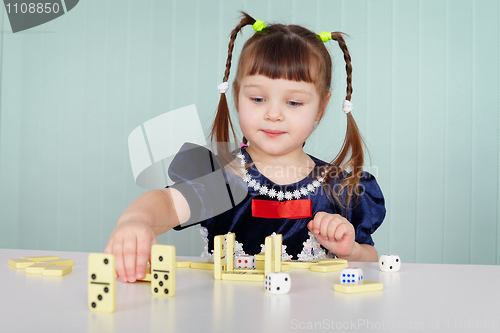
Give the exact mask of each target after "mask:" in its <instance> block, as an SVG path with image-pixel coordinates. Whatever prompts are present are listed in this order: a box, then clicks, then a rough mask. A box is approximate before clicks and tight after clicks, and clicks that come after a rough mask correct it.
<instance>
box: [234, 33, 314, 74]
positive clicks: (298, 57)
mask: <svg viewBox="0 0 500 333" xmlns="http://www.w3.org/2000/svg"><path fill="white" fill-rule="evenodd" d="M294 37H295V38H294ZM247 51H248V52H247V53H246V55H245V54H242V58H245V59H240V60H243V61H241V62H240V64H244V67H246V68H244V69H243V72H244V73H242V74H243V76H246V75H258V74H260V75H264V76H267V77H268V78H270V79H286V80H292V81H305V82H310V83H315V82H316V79H317V75H316V74H317V73H319V70H320V68H318V67H320V63H321V61H320V60H319V59H320V58H319V57H318V55H317V54H316V53H315V52H314V51H313V48H311V47H310V46H309V45H308V44H307V43H305V42H304V41H303V40H301V39H300V38H296V36H293V35H274V36H270V38H266V39H265V40H261V41H260V42H259V43H254V44H253V45H251V46H250V47H249V48H248V49H247Z"/></svg>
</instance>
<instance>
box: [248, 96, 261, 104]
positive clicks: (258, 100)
mask: <svg viewBox="0 0 500 333" xmlns="http://www.w3.org/2000/svg"><path fill="white" fill-rule="evenodd" d="M250 99H251V100H252V101H254V102H255V103H262V102H264V98H262V97H250Z"/></svg>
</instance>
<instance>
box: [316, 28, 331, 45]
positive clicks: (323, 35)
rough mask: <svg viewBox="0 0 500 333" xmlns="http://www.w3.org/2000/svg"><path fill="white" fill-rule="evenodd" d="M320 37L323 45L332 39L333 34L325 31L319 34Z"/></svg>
mask: <svg viewBox="0 0 500 333" xmlns="http://www.w3.org/2000/svg"><path fill="white" fill-rule="evenodd" d="M318 37H319V38H320V39H321V40H322V41H323V43H326V42H328V41H329V40H331V39H332V33H331V32H326V31H323V32H320V33H319V34H318Z"/></svg>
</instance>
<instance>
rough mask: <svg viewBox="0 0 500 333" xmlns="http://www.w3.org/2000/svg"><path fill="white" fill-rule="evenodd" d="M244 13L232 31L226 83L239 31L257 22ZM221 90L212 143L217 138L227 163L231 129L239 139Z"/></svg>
mask: <svg viewBox="0 0 500 333" xmlns="http://www.w3.org/2000/svg"><path fill="white" fill-rule="evenodd" d="M242 14H243V18H242V19H241V21H240V23H238V25H237V26H236V27H235V28H234V29H233V31H231V36H230V39H229V45H228V54H227V60H226V70H225V72H224V78H223V79H222V82H223V84H224V83H226V84H227V80H228V79H229V74H230V70H231V60H232V57H233V48H234V43H235V41H236V37H237V35H238V33H239V32H240V30H241V29H242V28H243V27H245V26H247V25H252V24H254V23H255V19H254V18H252V17H251V16H250V15H248V14H246V13H243V12H242ZM226 91H227V89H226ZM220 92H221V94H220V100H219V105H218V106H217V113H216V116H215V119H214V122H213V125H212V131H211V134H210V138H211V141H212V144H213V142H214V139H215V141H216V145H217V154H218V155H219V156H220V157H221V158H222V159H223V161H221V162H223V165H225V164H227V163H228V162H229V161H231V159H232V158H231V152H230V150H229V142H231V140H230V138H229V134H230V132H229V130H231V132H232V134H233V138H234V142H235V143H236V142H237V139H236V133H235V132H234V127H233V123H232V121H231V116H230V112H229V107H228V104H227V99H226V92H225V91H223V90H221V91H220Z"/></svg>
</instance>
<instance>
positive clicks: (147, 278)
mask: <svg viewBox="0 0 500 333" xmlns="http://www.w3.org/2000/svg"><path fill="white" fill-rule="evenodd" d="M138 281H139V282H151V273H146V276H144V279H142V280H138Z"/></svg>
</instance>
